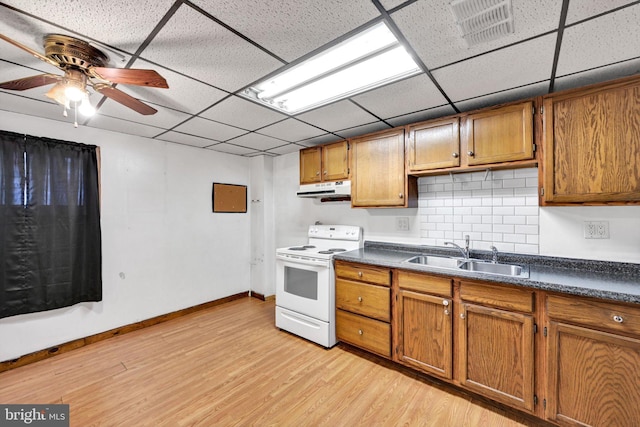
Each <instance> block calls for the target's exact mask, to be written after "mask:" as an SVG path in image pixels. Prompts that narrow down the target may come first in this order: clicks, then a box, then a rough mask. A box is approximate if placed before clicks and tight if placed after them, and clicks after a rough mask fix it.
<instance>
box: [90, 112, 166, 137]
mask: <svg viewBox="0 0 640 427" xmlns="http://www.w3.org/2000/svg"><path fill="white" fill-rule="evenodd" d="M78 122H79V123H80V121H78ZM85 126H88V127H92V128H98V129H105V130H110V131H114V132H119V133H126V134H129V135H138V136H144V137H147V138H152V137H154V136H156V135H157V134H159V133H160V132H162V129H160V128H157V127H154V126H148V125H143V124H140V123H135V122H130V121H128V120H122V119H116V118H114V117H108V116H101V115H100V114H96V115H95V116H93V117H92V118H91V120H90V121H89V122H88V123H87V124H86V125H85Z"/></svg>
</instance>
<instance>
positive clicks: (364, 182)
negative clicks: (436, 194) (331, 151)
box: [351, 129, 406, 207]
mask: <svg viewBox="0 0 640 427" xmlns="http://www.w3.org/2000/svg"><path fill="white" fill-rule="evenodd" d="M351 150H352V153H351V161H352V167H353V170H352V174H351V205H352V206H354V207H404V206H406V203H405V202H406V200H405V191H406V184H405V183H406V176H405V170H404V129H400V130H394V131H392V132H385V133H382V134H374V135H371V136H368V137H363V138H360V139H355V140H353V143H352V146H351Z"/></svg>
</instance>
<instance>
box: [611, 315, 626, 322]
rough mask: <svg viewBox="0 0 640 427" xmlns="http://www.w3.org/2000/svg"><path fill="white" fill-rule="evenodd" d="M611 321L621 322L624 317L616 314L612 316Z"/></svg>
mask: <svg viewBox="0 0 640 427" xmlns="http://www.w3.org/2000/svg"><path fill="white" fill-rule="evenodd" d="M613 321H614V322H617V323H622V322H624V319H623V318H622V316H618V315H617V314H616V315H615V316H613Z"/></svg>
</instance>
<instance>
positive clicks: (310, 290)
mask: <svg viewBox="0 0 640 427" xmlns="http://www.w3.org/2000/svg"><path fill="white" fill-rule="evenodd" d="M284 291H285V292H286V293H288V294H292V295H296V296H299V297H302V298H307V299H310V300H314V301H315V300H317V299H318V272H316V271H310V270H303V269H300V268H294V267H287V266H285V267H284Z"/></svg>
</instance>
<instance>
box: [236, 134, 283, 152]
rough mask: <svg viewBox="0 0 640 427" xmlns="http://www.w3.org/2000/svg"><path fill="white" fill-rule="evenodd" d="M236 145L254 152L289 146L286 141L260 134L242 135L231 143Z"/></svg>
mask: <svg viewBox="0 0 640 427" xmlns="http://www.w3.org/2000/svg"><path fill="white" fill-rule="evenodd" d="M229 142H230V143H232V144H234V145H241V146H243V147H247V148H252V149H254V150H261V151H262V150H269V149H271V148H275V147H280V146H281V145H285V144H287V142H285V141H281V140H279V139H275V138H271V137H269V136H266V135H261V134H259V133H253V132H252V133H248V134H246V135H242V136H240V137H238V138H234V139H233V140H231V141H229Z"/></svg>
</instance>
